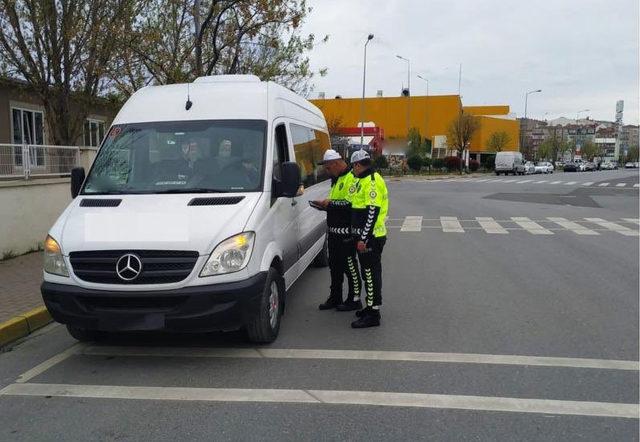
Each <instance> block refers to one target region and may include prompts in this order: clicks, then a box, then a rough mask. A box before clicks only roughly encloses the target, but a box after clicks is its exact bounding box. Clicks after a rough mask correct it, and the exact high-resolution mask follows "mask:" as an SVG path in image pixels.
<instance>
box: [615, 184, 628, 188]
mask: <svg viewBox="0 0 640 442" xmlns="http://www.w3.org/2000/svg"><path fill="white" fill-rule="evenodd" d="M626 185H627V183H618V184H616V187H624V186H626Z"/></svg>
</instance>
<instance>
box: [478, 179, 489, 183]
mask: <svg viewBox="0 0 640 442" xmlns="http://www.w3.org/2000/svg"><path fill="white" fill-rule="evenodd" d="M485 181H489V180H486V179H485V180H476V183H484V182H485Z"/></svg>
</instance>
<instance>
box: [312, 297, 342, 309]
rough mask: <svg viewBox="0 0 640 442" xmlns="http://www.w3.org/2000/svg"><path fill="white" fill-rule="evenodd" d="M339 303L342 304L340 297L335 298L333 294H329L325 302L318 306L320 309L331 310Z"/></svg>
mask: <svg viewBox="0 0 640 442" xmlns="http://www.w3.org/2000/svg"><path fill="white" fill-rule="evenodd" d="M340 304H342V299H337V298H335V297H333V296H329V298H328V299H327V300H326V301H325V302H323V303H322V304H320V305H319V306H318V308H319V309H320V310H331V309H333V308H336V307H337V306H339V305H340Z"/></svg>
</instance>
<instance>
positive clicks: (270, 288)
mask: <svg viewBox="0 0 640 442" xmlns="http://www.w3.org/2000/svg"><path fill="white" fill-rule="evenodd" d="M284 290H285V288H284V281H283V279H282V276H281V275H280V273H278V271H277V270H276V269H275V268H273V267H271V268H269V271H268V272H267V279H266V281H265V283H264V289H263V291H262V295H261V296H260V300H259V302H260V305H259V309H258V313H257V314H256V316H255V318H254V319H253V320H252V321H251V322H250V323H249V324H247V329H246V330H247V337H248V338H249V341H251V342H254V343H257V344H268V343H270V342H273V341H275V340H276V338H277V337H278V332H279V331H280V320H281V318H282V311H283V307H284Z"/></svg>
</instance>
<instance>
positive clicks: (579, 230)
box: [547, 217, 600, 235]
mask: <svg viewBox="0 0 640 442" xmlns="http://www.w3.org/2000/svg"><path fill="white" fill-rule="evenodd" d="M547 219H548V220H549V221H553V222H554V223H556V224H558V225H560V226H562V227H564V228H565V229H567V230H570V231H572V232H573V233H576V234H578V235H600V234H599V233H598V232H595V231H593V230H591V229H587V228H586V227H583V226H581V225H580V224H578V223H575V222H573V221H569V220H567V219H566V218H555V217H547Z"/></svg>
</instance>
